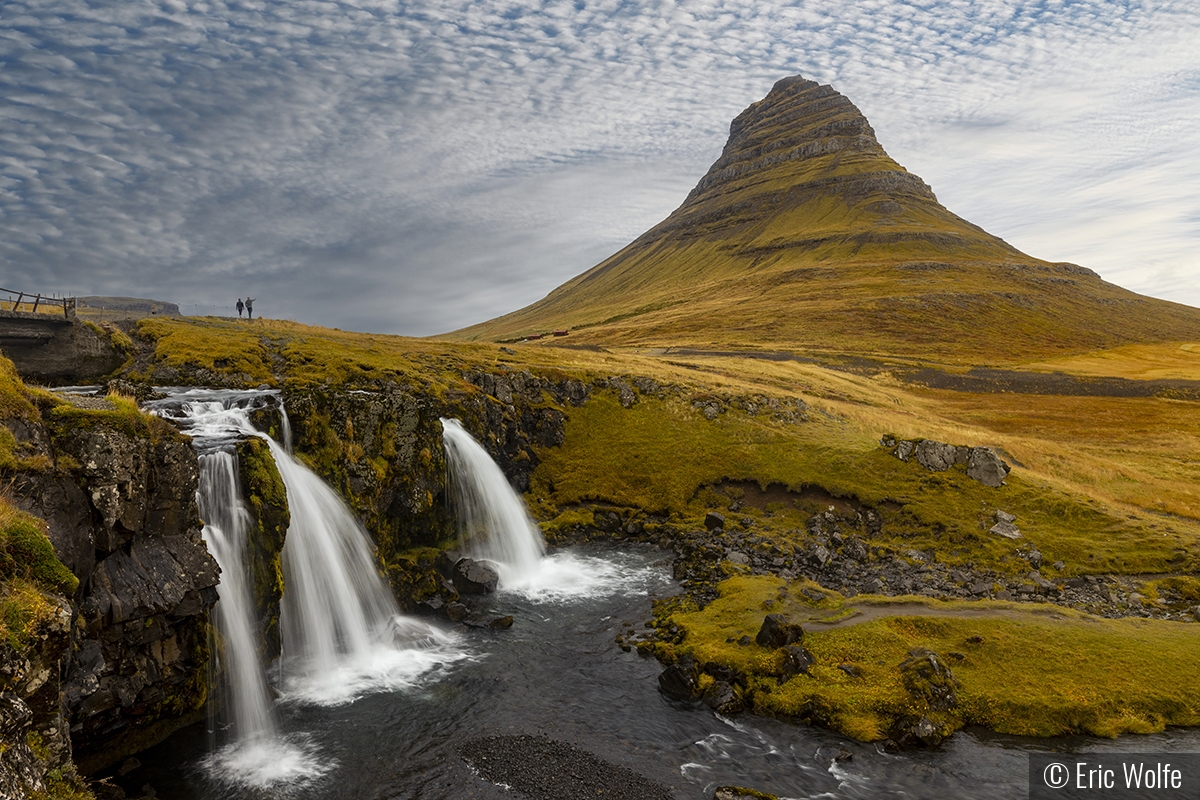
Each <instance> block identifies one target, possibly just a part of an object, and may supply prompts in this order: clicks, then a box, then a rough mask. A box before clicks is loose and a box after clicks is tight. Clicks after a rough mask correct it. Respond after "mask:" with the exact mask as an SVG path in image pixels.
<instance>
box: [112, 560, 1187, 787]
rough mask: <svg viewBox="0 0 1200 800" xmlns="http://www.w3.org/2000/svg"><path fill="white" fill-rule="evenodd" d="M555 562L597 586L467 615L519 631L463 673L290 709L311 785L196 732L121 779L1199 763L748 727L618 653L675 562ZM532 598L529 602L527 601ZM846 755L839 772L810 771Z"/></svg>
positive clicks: (963, 778) (1014, 773)
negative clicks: (491, 739) (893, 747)
mask: <svg viewBox="0 0 1200 800" xmlns="http://www.w3.org/2000/svg"><path fill="white" fill-rule="evenodd" d="M551 558H558V559H572V560H574V562H575V564H576V565H578V564H580V563H582V564H585V565H590V566H591V567H592V569H593V570H594V571H595V572H603V573H605V574H604V576H603V577H602V578H601V579H597V580H596V581H595V582H594V584H593V585H592V586H591V587H590V588H589V589H588V590H587V591H583V592H578V593H576V595H575V596H573V597H563V596H561V595H555V594H550V593H543V594H542V595H540V596H539V595H538V594H537V593H536V591H530V592H529V593H527V594H525V595H522V594H516V593H511V592H503V591H502V592H500V593H498V594H496V595H491V596H489V597H487V598H486V600H475V601H474V605H473V610H477V611H481V612H484V611H486V612H492V613H503V614H512V615H513V616H514V617H515V619H516V621H515V623H514V624H513V626H512V627H511V628H510V629H508V630H500V631H490V630H477V629H467V628H463V627H461V626H452V625H451V624H450V623H446V625H445V629H446V631H447V632H448V633H450V634H451V635H453V636H456V637H458V638H459V640H460V641H459V647H460V648H461V652H462V654H463V655H464V656H465V657H463V658H460V659H457V660H453V661H447V663H445V664H443V665H441V666H434V667H432V668H431V669H429V670H428V671H427V672H425V673H424V675H423V676H422V678H421V679H419V680H417V681H416V682H415V683H414V684H413V685H412V686H410V687H407V688H404V689H393V690H390V691H385V692H379V693H375V694H370V695H367V696H364V697H360V698H359V699H357V700H356V701H354V702H352V703H348V704H342V705H333V706H320V705H311V704H302V703H300V702H288V701H287V700H283V701H281V702H280V704H279V711H280V715H279V716H280V725H281V727H282V729H283V731H284V732H285V735H286V736H288V737H289V738H290V739H292V740H294V741H298V742H303V743H304V744H305V747H306V750H307V751H308V752H309V753H310V754H312V758H313V764H312V765H311V767H312V769H311V772H310V774H311V776H312V777H310V778H308V779H307V780H302V781H293V782H289V783H285V784H281V785H276V786H273V787H271V788H267V789H253V788H247V787H245V786H229V785H228V784H226V783H224V782H223V781H222V776H221V775H219V774H213V773H212V772H211V771H207V770H206V769H205V768H204V763H205V758H206V756H207V754H208V753H209V751H210V748H211V747H212V746H213V745H220V744H221V743H222V738H221V731H219V730H216V731H211V730H210V729H209V726H208V725H204V724H200V725H195V726H192V727H190V728H187V729H185V730H183V731H180V732H179V733H177V734H176V735H174V736H173V737H171V738H170V739H168V740H167V741H166V742H164V743H162V744H161V745H159V746H157V747H155V748H153V749H151V750H149V751H146V752H145V753H142V754H140V755H139V756H138V759H139V760H140V761H141V762H142V764H143V766H142V767H140V768H138V769H135V770H133V771H132V772H129V773H128V774H127V775H125V776H123V777H121V778H119V779H118V780H119V782H120V783H121V784H122V785H123V786H124V787H125V788H126V790H127V791H129V792H130V794H131V796H136V792H137V791H138V790H141V789H142V787H143V786H146V785H150V786H152V787H153V788H154V790H155V791H156V792H157V795H158V797H160V798H171V799H175V798H178V800H193V799H194V800H201V799H203V800H210V799H211V800H216V798H290V797H294V798H328V799H329V800H334V799H335V798H338V799H342V798H344V799H345V800H350V799H351V798H353V799H354V800H368V799H377V800H384V799H385V798H397V799H399V798H412V799H413V800H416V798H421V799H422V800H434V799H435V798H437V799H441V798H446V799H447V800H452V799H453V798H484V799H487V800H492V799H494V798H507V799H508V800H513V798H519V797H520V795H518V794H516V793H515V792H511V791H507V790H505V789H504V788H501V787H499V786H493V785H491V784H488V783H487V782H486V781H484V780H483V779H481V778H479V777H477V776H476V774H475V773H474V772H473V771H472V770H471V768H470V767H469V766H468V765H467V764H466V762H464V761H463V759H462V758H461V757H460V756H459V755H458V753H457V750H456V748H457V747H458V746H459V745H460V744H462V743H463V742H465V741H466V740H468V739H470V738H473V737H477V736H491V735H503V734H513V733H530V734H543V735H545V736H548V737H551V738H553V739H558V740H561V741H565V742H568V743H571V744H573V745H575V746H576V747H579V748H581V749H583V750H588V751H590V752H592V753H594V754H596V755H597V756H599V757H601V758H603V759H606V760H608V761H611V762H613V763H616V764H619V765H622V766H625V767H628V768H630V769H633V770H635V771H637V772H640V773H642V774H643V775H645V776H646V777H648V778H650V779H652V780H654V781H656V782H658V783H661V784H663V785H665V786H667V787H669V788H670V789H671V790H672V791H673V793H674V795H675V796H676V797H677V798H680V800H684V799H685V798H688V799H692V798H695V799H696V800H699V799H700V798H705V799H706V800H707V798H711V797H712V792H713V790H714V789H715V788H716V787H717V786H722V785H726V784H733V785H740V786H749V787H753V788H756V789H758V790H760V791H766V792H772V793H774V794H778V795H779V796H780V797H781V798H848V799H849V798H951V797H953V798H964V800H967V799H969V798H980V799H981V800H982V799H983V798H987V799H988V800H999V799H1002V798H1024V797H1026V796H1027V789H1026V785H1027V784H1026V781H1027V779H1026V770H1027V766H1026V756H1025V752H1026V751H1027V750H1034V749H1037V750H1044V749H1060V748H1061V749H1065V750H1071V751H1080V750H1098V751H1109V752H1172V751H1174V752H1180V751H1188V750H1191V751H1196V750H1200V736H1198V735H1197V734H1196V733H1195V732H1191V731H1168V732H1167V733H1164V734H1159V735H1153V736H1147V737H1123V738H1122V739H1118V740H1114V741H1109V740H1096V739H1089V738H1084V737H1078V738H1071V739H1063V740H1055V741H1053V742H1050V743H1048V742H1045V741H1040V740H1032V739H1021V738H1017V737H1006V736H998V735H995V734H989V733H987V732H985V731H967V732H962V733H959V734H956V735H955V736H953V737H951V738H950V739H949V740H948V741H946V742H945V743H944V744H943V745H942V746H941V747H940V748H938V749H935V750H930V751H917V752H906V753H902V754H892V753H886V752H883V751H882V749H881V748H879V747H877V746H875V745H873V744H862V743H858V742H853V741H849V740H846V739H844V738H842V737H840V736H837V735H834V734H831V733H828V732H825V731H821V730H819V729H815V728H811V727H807V726H795V725H791V724H788V723H785V722H782V721H778V720H773V719H769V718H765V717H758V716H754V715H749V714H744V715H740V716H737V717H733V718H725V717H721V716H719V715H716V714H714V713H713V712H712V711H710V710H709V709H708V708H707V707H706V706H704V705H702V704H700V703H694V704H687V703H680V702H676V701H673V700H670V699H668V698H667V697H666V696H665V695H663V694H662V693H660V692H659V690H658V682H657V677H658V673H659V672H660V671H661V666H660V665H659V664H658V663H657V662H656V661H655V660H653V659H647V658H643V657H641V656H639V655H637V653H636V652H632V653H625V652H622V651H621V650H620V649H619V648H618V647H617V646H616V644H615V643H614V641H613V640H614V638H615V637H616V635H617V634H618V633H620V632H621V631H623V630H625V629H626V628H627V627H628V625H630V624H632V625H636V626H638V627H639V628H640V627H641V626H642V625H643V624H644V622H645V621H646V620H647V619H648V618H649V616H650V613H651V611H650V603H651V600H652V599H653V598H654V597H658V596H665V595H669V594H673V593H675V592H676V591H677V588H678V587H677V586H676V585H675V583H674V582H673V581H672V580H671V579H670V577H669V575H670V567H671V564H670V555H669V553H666V552H663V551H658V550H657V549H653V548H642V547H637V548H629V549H625V550H622V551H619V552H617V551H612V550H600V549H581V548H572V549H570V550H568V551H560V552H559V553H558V554H556V555H554V556H552V557H551ZM530 595H532V596H530ZM822 747H834V748H843V749H845V750H847V751H849V752H850V753H852V758H850V759H849V760H845V761H842V762H840V763H838V764H836V765H831V764H830V763H828V762H826V763H822V762H821V761H819V760H818V759H817V758H816V757H815V756H816V754H817V752H818V749H819V748H822Z"/></svg>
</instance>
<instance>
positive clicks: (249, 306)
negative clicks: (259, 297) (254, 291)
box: [246, 296, 254, 319]
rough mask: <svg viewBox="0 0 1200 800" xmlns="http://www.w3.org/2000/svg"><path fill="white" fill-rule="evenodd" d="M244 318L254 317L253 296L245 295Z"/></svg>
mask: <svg viewBox="0 0 1200 800" xmlns="http://www.w3.org/2000/svg"><path fill="white" fill-rule="evenodd" d="M246 319H254V298H253V297H250V296H247V297H246Z"/></svg>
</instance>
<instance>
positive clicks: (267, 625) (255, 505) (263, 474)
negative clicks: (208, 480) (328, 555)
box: [237, 438, 291, 657]
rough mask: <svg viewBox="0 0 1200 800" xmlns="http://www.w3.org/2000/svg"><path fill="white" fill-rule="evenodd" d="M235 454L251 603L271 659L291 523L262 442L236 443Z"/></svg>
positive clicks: (276, 646)
mask: <svg viewBox="0 0 1200 800" xmlns="http://www.w3.org/2000/svg"><path fill="white" fill-rule="evenodd" d="M237 452H238V475H239V478H240V480H241V484H242V492H243V495H244V496H245V497H246V498H247V503H248V505H249V511H250V516H251V518H252V526H251V530H250V537H249V542H248V543H247V547H248V554H247V555H248V561H249V567H250V574H251V578H252V587H253V592H254V603H255V606H256V608H257V611H258V615H259V620H260V621H261V624H262V629H263V630H262V635H263V648H264V654H265V655H266V656H267V657H274V656H276V655H278V653H279V644H280V642H279V634H280V632H279V604H280V599H281V598H282V597H283V591H284V584H283V564H282V560H281V559H282V553H283V544H284V539H285V537H286V536H287V529H288V526H289V525H290V524H291V513H290V511H289V509H288V502H287V489H286V487H285V486H284V485H283V479H282V478H281V477H280V475H279V470H278V467H277V466H276V464H275V458H274V456H272V455H271V448H270V446H269V445H268V444H267V443H266V442H265V441H263V440H262V439H259V438H250V439H246V440H245V441H242V442H238V445H237Z"/></svg>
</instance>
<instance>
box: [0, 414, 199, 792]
mask: <svg viewBox="0 0 1200 800" xmlns="http://www.w3.org/2000/svg"><path fill="white" fill-rule="evenodd" d="M47 433H48V435H47V436H45V437H44V440H43V441H44V445H43V446H44V447H45V448H46V454H47V455H48V456H50V457H52V458H54V459H56V460H58V459H63V458H69V460H70V462H71V463H74V464H77V465H78V466H77V467H76V468H75V469H72V470H71V471H70V472H61V471H56V472H50V473H22V474H19V475H18V476H17V477H16V479H15V480H14V482H13V491H12V497H13V501H14V502H15V503H16V504H17V505H19V506H20V507H21V508H23V509H25V510H27V511H30V512H31V513H33V514H36V515H37V516H39V517H41V518H42V519H44V520H46V522H47V523H48V525H49V537H50V540H51V543H52V544H53V545H54V547H55V551H56V553H57V554H58V555H59V558H60V559H61V560H62V561H63V563H64V564H66V566H67V567H68V568H69V569H70V570H71V571H72V572H73V573H74V575H75V576H76V577H77V578H79V589H78V590H77V591H76V593H75V597H74V598H73V600H74V602H75V604H76V608H77V610H78V614H77V620H76V622H75V624H74V625H71V626H69V630H70V633H69V635H70V645H71V646H70V647H69V648H68V649H67V651H66V655H65V656H64V658H63V660H62V663H61V664H55V665H54V670H53V672H54V674H55V675H56V676H57V675H60V674H61V676H62V683H61V693H60V692H59V689H58V688H57V687H56V690H55V702H54V704H53V705H54V708H55V709H57V708H59V707H60V703H61V708H62V709H63V711H64V712H65V715H66V720H67V721H66V722H62V723H61V727H62V729H63V734H64V736H65V734H66V732H67V730H68V729H69V731H70V735H71V740H72V742H73V745H74V755H75V760H76V763H77V764H78V765H79V766H80V768H81V769H83V770H84V771H91V770H94V769H97V768H99V767H102V766H104V765H106V764H108V763H111V762H112V761H115V760H119V759H120V758H123V757H125V756H126V755H128V754H129V753H131V752H133V751H135V750H138V749H141V748H144V747H146V746H148V745H151V744H154V743H155V742H157V741H159V740H160V739H162V738H164V737H165V736H167V735H169V734H170V733H171V732H172V731H173V730H174V729H175V728H178V727H181V726H182V725H185V724H187V723H189V722H191V721H193V720H194V719H197V718H199V717H200V716H202V714H203V711H202V709H203V704H204V701H205V698H206V696H207V691H208V666H209V665H208V656H209V650H208V632H209V617H208V612H209V609H210V608H211V607H212V605H213V604H214V603H215V602H216V589H215V587H216V584H217V581H218V577H219V575H218V569H217V565H216V562H215V561H214V560H213V559H212V557H211V556H210V555H209V553H208V550H207V548H206V547H205V545H204V541H203V539H202V538H201V535H200V519H199V515H198V513H197V510H196V503H195V496H196V488H197V484H198V479H199V468H198V466H197V461H196V454H195V452H194V451H193V449H192V446H191V443H190V441H189V440H188V439H186V438H185V437H183V436H181V435H178V434H175V433H173V432H172V431H170V430H167V429H165V428H157V427H155V426H147V427H146V428H144V429H142V428H139V427H138V426H137V425H124V424H121V423H120V422H114V421H111V420H107V419H106V418H97V419H94V420H93V419H89V420H88V421H87V423H86V424H72V425H61V426H56V425H53V424H50V425H47ZM34 712H35V714H39V713H40V712H39V710H38V708H36V707H35V708H34Z"/></svg>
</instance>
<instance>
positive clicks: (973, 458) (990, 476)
mask: <svg viewBox="0 0 1200 800" xmlns="http://www.w3.org/2000/svg"><path fill="white" fill-rule="evenodd" d="M1009 469H1010V468H1009V466H1008V464H1005V463H1004V461H1002V460H1001V459H1000V456H998V455H996V453H995V452H994V451H993V450H992V449H991V448H990V447H972V448H971V453H970V455H968V456H967V477H969V478H973V479H974V480H977V481H979V482H980V483H982V484H983V485H984V486H990V487H992V488H993V489H995V488H998V487H1000V486H1003V485H1004V479H1005V478H1006V477H1008V473H1009Z"/></svg>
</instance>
